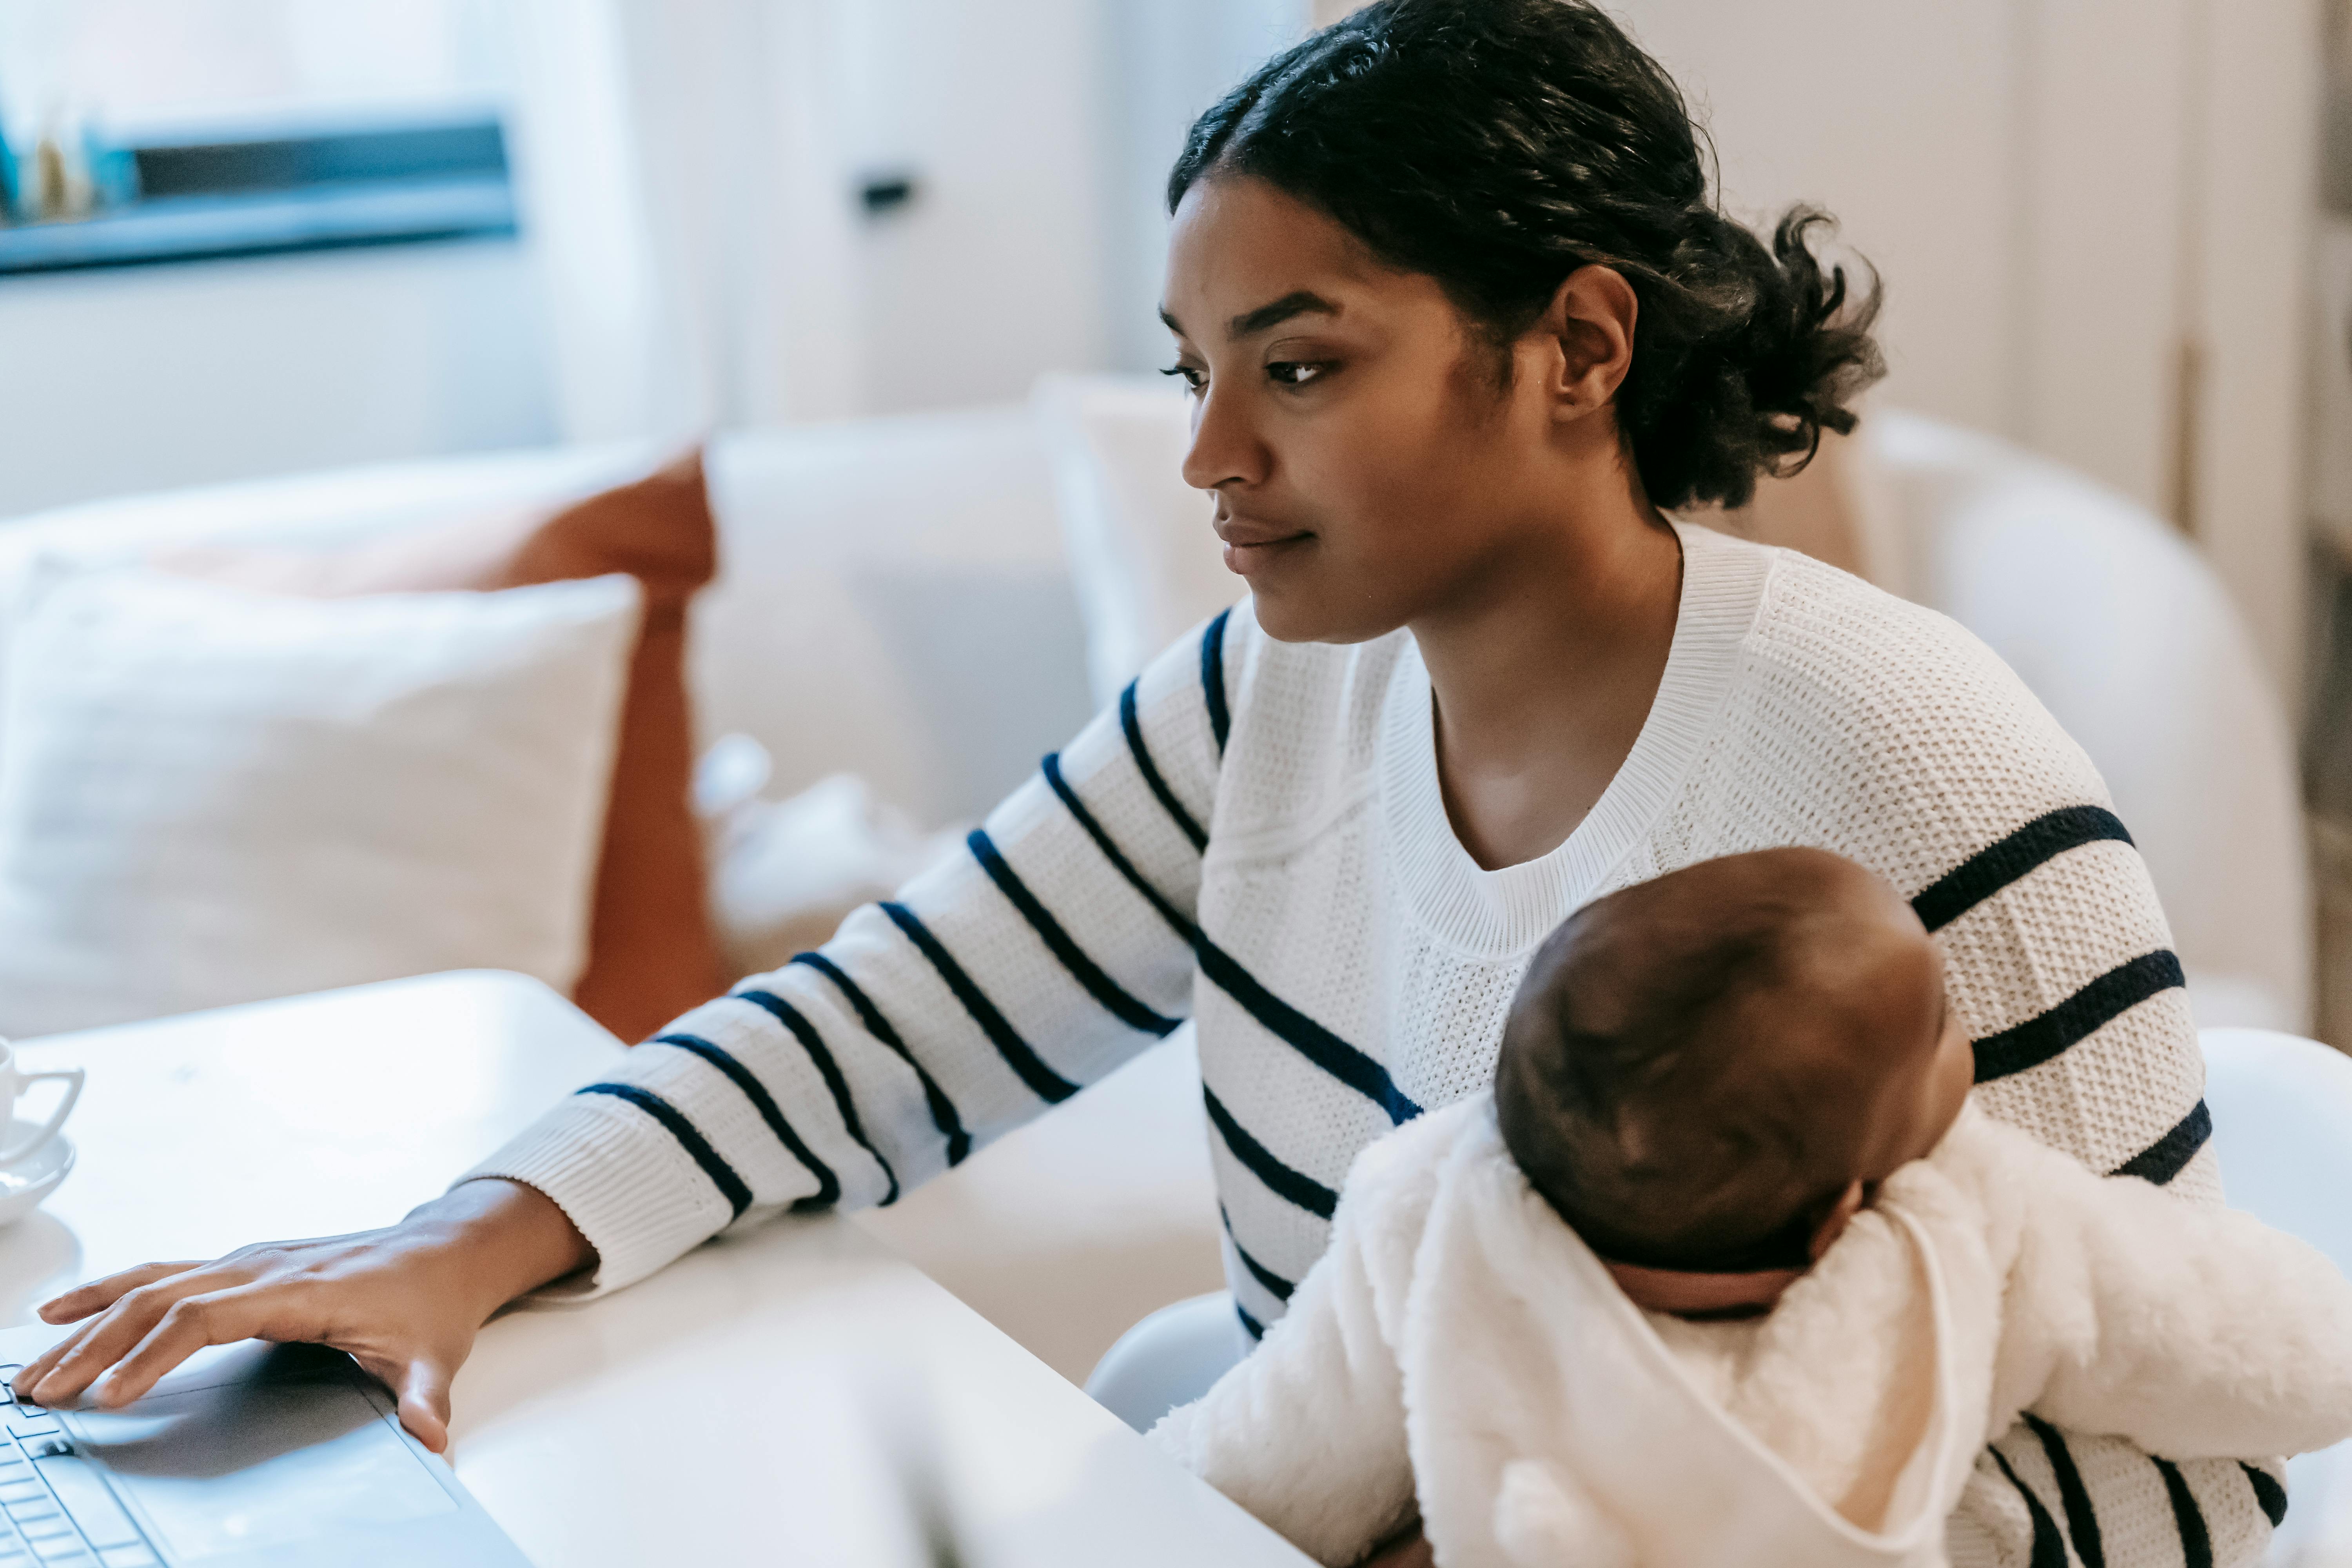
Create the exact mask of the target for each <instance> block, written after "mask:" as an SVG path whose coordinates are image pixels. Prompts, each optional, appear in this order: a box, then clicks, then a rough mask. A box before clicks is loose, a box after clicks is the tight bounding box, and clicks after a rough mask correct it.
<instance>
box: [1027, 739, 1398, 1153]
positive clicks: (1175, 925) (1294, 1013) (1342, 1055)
mask: <svg viewBox="0 0 2352 1568" xmlns="http://www.w3.org/2000/svg"><path fill="white" fill-rule="evenodd" d="M1045 782H1046V783H1047V784H1050V785H1052V786H1053V790H1054V794H1055V795H1056V796H1057V797H1059V799H1060V800H1061V802H1062V805H1064V806H1065V807H1066V809H1067V810H1068V811H1069V814H1070V815H1071V816H1072V817H1074V818H1076V821H1077V824H1078V826H1080V827H1083V828H1085V829H1086V832H1087V837H1089V838H1091V839H1093V840H1094V841H1095V847H1096V848H1097V849H1099V850H1101V851H1102V853H1103V858H1105V859H1107V860H1108V861H1109V862H1110V863H1111V865H1112V866H1113V867H1115V868H1117V869H1118V873H1119V875H1120V876H1122V877H1124V878H1126V879H1127V880H1128V883H1129V886H1131V887H1133V888H1134V889H1135V890H1136V891H1137V892H1138V893H1139V894H1141V895H1142V896H1143V899H1144V900H1145V901H1146V902H1148V903H1149V904H1150V906H1151V907H1152V908H1153V909H1154V910H1158V911H1159V913H1160V919H1161V920H1164V921H1167V922H1168V924H1169V927H1170V928H1171V930H1173V931H1175V932H1176V934H1177V935H1178V936H1181V937H1182V938H1183V939H1184V940H1185V942H1188V943H1190V944H1191V945H1192V957H1193V961H1194V962H1195V963H1198V964H1200V966H1201V973H1202V976H1203V977H1204V978H1205V979H1207V981H1208V982H1209V983H1210V984H1212V985H1214V986H1215V987H1216V988H1217V989H1218V990H1220V991H1223V993H1224V994H1226V995H1228V996H1230V997H1232V998H1233V999H1234V1001H1235V1002H1237V1003H1239V1004H1240V1005H1241V1006H1242V1008H1243V1010H1244V1012H1246V1013H1248V1014H1249V1016H1251V1017H1253V1018H1255V1019H1256V1020H1257V1022H1258V1023H1259V1024H1260V1025H1261V1026H1263V1027H1265V1029H1266V1030H1267V1031H1268V1032H1269V1033H1271V1034H1273V1035H1274V1036H1275V1037H1277V1038H1278V1039H1280V1040H1282V1041H1283V1042H1284V1043H1285V1044H1286V1045H1288V1046H1289V1047H1291V1048H1292V1049H1294V1050H1296V1051H1297V1052H1298V1054H1299V1055H1301V1056H1303V1057H1305V1058H1307V1060H1308V1061H1311V1062H1313V1063H1314V1064H1315V1065H1316V1066H1317V1067H1318V1068H1322V1069H1323V1070H1324V1071H1325V1072H1328V1073H1329V1074H1330V1075H1331V1076H1332V1077H1333V1078H1336V1079H1339V1081H1340V1082H1341V1083H1344V1084H1346V1085H1347V1086H1348V1087H1349V1088H1350V1089H1354V1090H1355V1091H1356V1092H1357V1093H1359V1094H1360V1095H1362V1096H1364V1098H1365V1099H1367V1100H1370V1101H1372V1103H1373V1104H1375V1105H1378V1106H1379V1107H1380V1108H1381V1110H1384V1111H1386V1112H1387V1113H1388V1118H1389V1121H1391V1123H1393V1124H1394V1125H1397V1126H1402V1125H1403V1124H1404V1123H1406V1122H1408V1121H1412V1119H1413V1118H1414V1117H1416V1116H1419V1115H1420V1114H1421V1110H1422V1108H1421V1107H1420V1105H1418V1104H1417V1103H1415V1102H1414V1101H1413V1100H1412V1098H1411V1097H1410V1096H1408V1095H1406V1094H1405V1093H1403V1092H1402V1090H1400V1089H1398V1088H1397V1086H1396V1083H1395V1081H1394V1080H1393V1079H1391V1078H1390V1077H1389V1071H1388V1068H1384V1067H1382V1066H1381V1064H1380V1063H1378V1062H1376V1061H1374V1060H1373V1059H1372V1058H1370V1057H1368V1056H1366V1055H1365V1054H1364V1053H1363V1052H1361V1051H1360V1050H1358V1049H1357V1048H1356V1047H1353V1046H1351V1045H1349V1043H1348V1042H1347V1041H1345V1040H1343V1039H1341V1038H1340V1037H1339V1036H1338V1035H1335V1034H1333V1033H1332V1032H1331V1031H1330V1030H1329V1029H1327V1028H1325V1027H1324V1026H1322V1025H1320V1024H1318V1023H1317V1022H1316V1021H1315V1020H1314V1019H1312V1018H1310V1017H1308V1016H1307V1015H1306V1014H1304V1013H1302V1012H1300V1011H1299V1010H1298V1009H1297V1008H1296V1007H1293V1006H1292V1005H1290V1004H1289V1003H1287V1002H1285V1001H1284V1000H1283V999H1282V998H1281V997H1279V996H1276V994H1274V993H1273V992H1271V991H1268V990H1267V989H1266V988H1265V985H1263V984H1260V983H1259V981H1258V979H1257V977H1256V976H1255V975H1254V974H1252V973H1250V972H1249V971H1248V970H1246V969H1244V968H1243V967H1242V966H1241V964H1240V963H1238V962H1237V961H1235V959H1234V956H1233V955H1232V954H1231V953H1229V952H1225V950H1224V949H1223V948H1221V947H1219V946H1218V945H1217V944H1216V943H1215V942H1212V941H1210V940H1209V938H1208V935H1207V933H1205V932H1203V931H1202V930H1201V929H1200V927H1198V926H1196V925H1194V924H1193V923H1192V921H1189V920H1186V919H1185V918H1184V915H1183V912H1182V911H1181V910H1178V909H1177V908H1176V906H1175V905H1173V904H1171V903H1170V902H1169V901H1168V900H1167V899H1166V898H1165V897H1164V896H1162V895H1161V893H1160V889H1157V888H1155V887H1153V886H1152V885H1151V884H1150V882H1149V881H1148V880H1146V879H1145V878H1144V876H1143V873H1142V872H1140V871H1139V870H1137V869H1136V868H1135V862H1134V861H1132V860H1130V859H1129V858H1127V856H1126V854H1125V853H1124V852H1123V851H1122V850H1121V849H1120V848H1119V847H1118V845H1117V844H1115V843H1113V842H1112V840H1111V837H1110V835H1109V834H1108V833H1106V832H1104V831H1103V826H1102V824H1101V823H1099V822H1097V821H1096V820H1095V815H1094V813H1092V812H1091V811H1088V810H1087V807H1086V805H1085V803H1084V802H1082V801H1080V800H1079V799H1078V796H1077V792H1076V790H1074V789H1072V788H1071V787H1070V784H1069V781H1068V780H1067V779H1065V778H1064V777H1063V776H1062V760H1061V758H1060V757H1059V756H1048V757H1047V758H1046V759H1045Z"/></svg>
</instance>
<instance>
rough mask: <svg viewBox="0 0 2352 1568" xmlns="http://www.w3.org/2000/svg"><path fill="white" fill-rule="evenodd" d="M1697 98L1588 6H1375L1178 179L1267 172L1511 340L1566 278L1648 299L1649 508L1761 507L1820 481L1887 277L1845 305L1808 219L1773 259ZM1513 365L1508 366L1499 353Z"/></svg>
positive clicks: (1280, 71)
mask: <svg viewBox="0 0 2352 1568" xmlns="http://www.w3.org/2000/svg"><path fill="white" fill-rule="evenodd" d="M1699 146H1700V143H1699V137H1698V133H1697V132H1696V128H1695V127H1694V126H1693V125H1692V123H1691V118H1690V112H1689V110H1688V109H1687V108H1686V107H1685V104H1684V102H1683V97H1682V94H1681V92H1680V91H1679V90H1678V89H1676V88H1675V84H1674V82H1673V80H1672V79H1669V78H1668V77H1667V75H1666V73H1665V72H1664V70H1663V69H1661V68H1659V66H1658V64H1657V62H1656V61H1655V60H1653V59H1652V58H1650V57H1649V56H1648V55H1646V54H1644V53H1643V52H1642V50H1641V48H1640V47H1638V46H1637V45H1635V44H1634V43H1633V40H1632V39H1630V38H1628V37H1626V36H1625V33H1624V31H1623V30H1622V28H1620V27H1619V26H1617V24H1616V23H1614V22H1612V21H1611V20H1610V19H1609V18H1608V17H1607V16H1604V15H1602V14H1601V11H1600V10H1599V9H1598V8H1597V7H1596V6H1594V5H1590V4H1588V3H1587V0H1380V3H1378V4H1375V5H1368V6H1366V7H1365V8H1364V9H1362V10H1360V11H1358V12H1356V13H1355V14H1354V15H1353V16H1349V17H1347V18H1345V19H1344V20H1342V21H1339V22H1337V23H1334V24H1333V25H1332V26H1328V27H1326V28H1324V29H1323V30H1322V31H1321V32H1319V33H1316V34H1314V35H1313V36H1311V37H1308V38H1307V40H1306V41H1305V42H1304V43H1301V44H1299V45H1297V47H1293V48H1291V49H1289V50H1287V51H1286V52H1285V53H1283V54H1280V55H1277V56H1276V57H1275V58H1273V59H1271V60H1269V61H1267V62H1266V63H1265V65H1264V66H1262V67H1260V68H1258V69H1257V71H1256V72H1255V74H1253V75H1252V76H1251V77H1250V79H1248V80H1247V81H1245V82H1244V83H1243V84H1242V85H1241V86H1240V87H1238V88H1236V89H1234V91H1233V92H1232V93H1230V94H1229V95H1227V96H1226V98H1225V99H1224V100H1223V101H1221V102H1220V103H1218V104H1217V105H1216V106H1215V107H1214V108H1213V109H1211V110H1209V111H1208V112H1207V113H1205V114H1203V115H1202V116H1201V118H1200V120H1199V121H1197V122H1195V123H1194V125H1193V126H1192V133H1191V135H1190V136H1189V137H1188V138H1187V139H1186V142H1185V146H1184V151H1183V153H1182V154H1181V156H1180V157H1178V159H1177V160H1176V165H1175V168H1174V170H1173V171H1172V172H1171V174H1170V175H1169V179H1168V206H1169V210H1170V211H1171V212H1172V211H1174V210H1175V208H1176V206H1177V205H1178V204H1179V203H1181V201H1182V200H1183V198H1184V194H1185V192H1187V191H1188V190H1190V189H1191V188H1192V185H1193V184H1195V183H1197V182H1198V181H1200V180H1202V179H1203V178H1206V177H1209V176H1211V175H1213V174H1225V173H1231V174H1244V175H1249V176H1252V177H1255V178H1257V179H1261V180H1264V181H1265V182H1266V183H1268V184H1272V185H1274V186H1276V188H1278V189H1280V190H1283V191H1286V192H1287V193H1288V194H1290V195H1293V196H1296V197H1297V198H1298V199H1299V200H1301V201H1304V202H1307V203H1308V204H1309V205H1314V206H1316V207H1318V208H1320V209H1321V210H1322V211H1324V212H1326V213H1328V214H1329V215H1330V216H1331V217H1333V218H1334V219H1336V220H1337V221H1338V222H1339V224H1340V225H1341V226H1344V227H1345V228H1347V229H1348V230H1349V232H1351V233H1352V234H1354V235H1355V236H1356V237H1357V238H1358V239H1360V240H1361V241H1362V242H1363V243H1364V244H1365V245H1366V246H1367V247H1369V248H1370V250H1371V252H1372V254H1373V255H1374V256H1376V257H1378V258H1380V259H1381V261H1383V262H1385V263H1387V264H1388V265H1390V266H1391V267H1395V268H1400V269H1402V270H1404V271H1408V272H1418V273H1422V274H1424V275H1426V276H1428V277H1431V278H1433V279H1436V280H1437V282H1438V283H1439V284H1440V285H1441V286H1442V287H1443V288H1444V289H1445V291H1446V294H1447V295H1448V297H1449V298H1451V299H1452V300H1453V301H1454V305H1455V307H1456V308H1457V309H1459V310H1461V311H1462V312H1463V313H1464V314H1465V316H1467V317H1468V318H1469V319H1470V321H1471V322H1472V323H1473V324H1474V325H1475V326H1476V327H1477V328H1478V329H1480V331H1481V332H1482V333H1483V335H1484V336H1486V338H1487V339H1488V340H1489V341H1490V342H1492V343H1493V344H1494V345H1495V346H1496V348H1497V349H1498V350H1499V349H1501V348H1504V347H1507V345H1508V344H1509V343H1511V342H1513V341H1515V340H1516V339H1517V337H1518V336H1519V334H1520V333H1522V332H1524V331H1527V329H1528V327H1530V326H1531V325H1533V324H1534V323H1535V322H1536V321H1538V319H1539V318H1541V316H1542V315H1543V313H1544V311H1545V310H1546V309H1547V308H1549V305H1550V303H1551V300H1552V297H1553V295H1554V294H1555V293H1557V292H1558V290H1559V286H1560V284H1561V282H1562V281H1564V280H1565V279H1567V277H1568V275H1569V274H1570V273H1571V272H1573V271H1575V270H1576V269H1577V268H1580V267H1583V266H1586V265H1589V264H1592V263H1600V264H1602V265H1605V266H1609V267H1612V268H1616V269H1617V270H1618V271H1619V272H1620V273H1622V274H1623V276H1624V278H1625V280H1626V281H1627V282H1628V283H1629V284H1631V285H1632V286H1633V293H1634V296H1635V298H1636V299H1637V300H1638V301H1639V303H1640V316H1639V320H1638V321H1637V323H1636V325H1635V328H1634V333H1633V366H1632V368H1631V369H1630V370H1629V371H1628V372H1627V373H1626V376H1625V380H1624V383H1623V384H1622V385H1621V386H1620V387H1619V388H1618V391H1617V417H1618V420H1619V423H1620V425H1621V426H1622V429H1623V432H1624V436H1625V440H1626V442H1627V444H1628V446H1629V447H1630V448H1631V450H1632V452H1633V462H1634V466H1635V468H1637V469H1638V470H1639V471H1640V474H1641V479H1642V484H1643V489H1644V490H1645V491H1646V492H1647V494H1648V497H1649V499H1650V500H1651V501H1652V503H1653V504H1654V505H1656V506H1659V507H1663V508H1664V509H1666V510H1675V509H1677V508H1681V507H1685V506H1689V505H1692V504H1694V503H1701V502H1707V501H1721V502H1723V503H1725V504H1727V505H1729V506H1735V507H1736V506H1741V505H1744V504H1746V502H1747V501H1748V498H1749V497H1750V496H1751V495H1752V494H1753V493H1754V491H1755V489H1756V479H1757V476H1758V475H1759V474H1765V473H1775V474H1787V473H1792V472H1794V471H1795V470H1796V469H1798V468H1802V467H1804V465H1805V463H1806V462H1807V461H1808V460H1810V459H1811V457H1812V455H1813V452H1814V451H1815V449H1816V448H1817V447H1819V446H1820V444H1821V435H1822V431H1823V430H1835V431H1839V432H1844V431H1848V430H1851V429H1853V424H1854V416H1853V411H1852V409H1851V408H1849V407H1848V406H1847V405H1849V404H1850V403H1851V402H1852V401H1853V398H1854V397H1855V396H1856V395H1859V394H1860V393H1861V392H1862V390H1863V389H1864V387H1866V386H1868V385H1869V384H1871V383H1872V382H1873V381H1875V380H1876V379H1877V378H1878V377H1879V376H1880V375H1881V374H1883V373H1884V369H1885V367H1884V364H1883V362H1882V361H1881V358H1880V355H1879V352H1878V349H1877V346H1876V344H1875V343H1874V341H1873V339H1872V337H1871V326H1872V323H1873V321H1874V319H1875V318H1876V316H1877V313H1878V301H1879V289H1878V284H1877V280H1876V279H1875V278H1873V279H1871V281H1870V283H1869V285H1868V287H1867V288H1866V289H1864V290H1863V291H1862V292H1861V293H1859V294H1853V293H1850V292H1849V289H1848V286H1847V280H1846V274H1845V272H1844V270H1843V268H1838V267H1834V266H1832V267H1829V268H1824V267H1823V266H1822V263H1821V261H1820V260H1818V259H1817V258H1815V256H1814V254H1813V248H1812V243H1811V242H1812V237H1813V235H1814V233H1815V232H1816V231H1817V230H1824V229H1828V228H1830V227H1832V224H1831V220H1830V219H1829V217H1828V216H1826V215H1825V214H1822V213H1820V212H1816V211H1814V210H1812V209H1811V208H1808V207H1796V208H1792V209H1791V210H1790V212H1789V213H1788V214H1787V216H1784V217H1782V218H1781V219H1780V224H1779V226H1777V227H1776V228H1775V229H1774V230H1773V233H1772V238H1771V243H1770V244H1769V246H1768V245H1766V244H1765V243H1764V241H1762V240H1760V239H1759V238H1758V237H1757V236H1756V235H1754V234H1752V233H1751V232H1749V231H1748V228H1747V227H1746V226H1743V225H1741V224H1739V223H1738V222H1736V221H1734V220H1733V219H1731V218H1729V217H1727V216H1725V215H1724V213H1723V211H1722V209H1721V208H1720V207H1719V206H1718V205H1717V202H1716V199H1715V196H1714V194H1713V193H1712V191H1711V190H1710V189H1709V183H1708V177H1707V171H1706V163H1705V162H1704V161H1703V160H1702V158H1701V156H1700V152H1699ZM1498 358H1499V363H1500V367H1501V369H1502V370H1503V372H1504V373H1505V374H1506V375H1507V373H1508V369H1509V365H1510V363H1511V362H1510V360H1509V357H1508V355H1507V353H1505V354H1500V355H1498Z"/></svg>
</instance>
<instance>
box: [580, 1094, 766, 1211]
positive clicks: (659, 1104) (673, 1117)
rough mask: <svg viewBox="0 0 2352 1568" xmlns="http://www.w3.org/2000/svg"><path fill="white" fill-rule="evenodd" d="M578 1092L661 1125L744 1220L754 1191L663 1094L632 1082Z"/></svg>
mask: <svg viewBox="0 0 2352 1568" xmlns="http://www.w3.org/2000/svg"><path fill="white" fill-rule="evenodd" d="M576 1092H578V1093H581V1094H609V1095H611V1096H612V1097H613V1098H614V1099H615V1100H625V1101H627V1102H628V1103H629V1104H631V1105H634V1106H635V1107H636V1108H637V1109H638V1110H642V1111H644V1112H645V1113H646V1115H647V1116H650V1117H652V1118H653V1119H654V1121H656V1122H658V1123H659V1124H660V1126H661V1129H662V1131H665V1132H667V1133H668V1134H669V1135H670V1136H671V1137H672V1138H675V1139H677V1145H678V1147H679V1148H681V1149H683V1150H685V1151H686V1152H687V1153H688V1156H690V1157H691V1158H692V1159H693V1161H694V1163H696V1164H698V1165H699V1166H701V1167H702V1173H703V1174H704V1175H706V1176H708V1177H709V1178H710V1184H711V1185H712V1186H714V1187H717V1188H718V1189H719V1196H720V1197H722V1198H725V1199H726V1200H727V1206H728V1207H729V1208H730V1209H732V1210H733V1211H734V1217H735V1218H737V1219H741V1218H742V1217H743V1211H744V1210H745V1209H747V1208H750V1207H751V1188H749V1187H747V1186H745V1185H744V1184H743V1178H742V1177H740V1176H739V1175H737V1174H736V1173H735V1167H734V1166H732V1165H730V1164H729V1163H727V1162H726V1161H725V1160H724V1159H722V1158H721V1157H720V1156H719V1151H718V1150H716V1149H713V1148H712V1147H711V1146H710V1142H709V1139H707V1138H705V1137H703V1135H702V1134H701V1133H699V1132H698V1131H695V1130H694V1123H693V1122H691V1121H688V1120H687V1119H686V1118H685V1117H683V1116H681V1115H679V1114H678V1111H677V1107H676V1106H674V1105H672V1104H671V1103H670V1102H669V1101H668V1100H664V1099H663V1098H662V1097H661V1096H660V1095H657V1094H655V1093H652V1092H650V1091H649V1090H646V1089H639V1088H638V1087H637V1086H636V1085H635V1084H633V1083H592V1084H590V1085H589V1086H588V1087H587V1088H585V1089H580V1090H577V1091H576Z"/></svg>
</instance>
